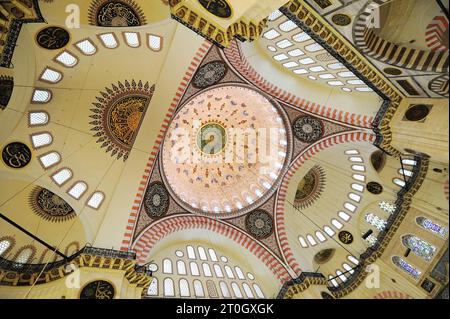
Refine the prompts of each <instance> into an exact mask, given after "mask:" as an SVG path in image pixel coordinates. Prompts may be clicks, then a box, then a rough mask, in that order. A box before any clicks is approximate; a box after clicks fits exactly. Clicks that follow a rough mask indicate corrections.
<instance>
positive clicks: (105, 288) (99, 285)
mask: <svg viewBox="0 0 450 319" xmlns="http://www.w3.org/2000/svg"><path fill="white" fill-rule="evenodd" d="M114 294H115V290H114V287H113V285H111V284H110V283H109V282H107V281H104V280H96V281H93V282H90V283H88V284H87V285H86V286H84V288H83V290H81V293H80V299H113V298H114Z"/></svg>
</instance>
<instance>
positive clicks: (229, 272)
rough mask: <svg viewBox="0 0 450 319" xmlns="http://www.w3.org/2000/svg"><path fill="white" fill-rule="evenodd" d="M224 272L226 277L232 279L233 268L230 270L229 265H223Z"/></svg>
mask: <svg viewBox="0 0 450 319" xmlns="http://www.w3.org/2000/svg"><path fill="white" fill-rule="evenodd" d="M225 272H226V274H227V277H228V278H230V279H234V274H233V270H231V268H230V266H225Z"/></svg>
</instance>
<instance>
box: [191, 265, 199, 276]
mask: <svg viewBox="0 0 450 319" xmlns="http://www.w3.org/2000/svg"><path fill="white" fill-rule="evenodd" d="M189 266H190V268H191V275H192V276H200V271H199V269H198V266H197V264H196V263H195V262H194V261H192V262H191V263H190V264H189Z"/></svg>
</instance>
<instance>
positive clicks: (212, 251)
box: [208, 248, 219, 261]
mask: <svg viewBox="0 0 450 319" xmlns="http://www.w3.org/2000/svg"><path fill="white" fill-rule="evenodd" d="M208 253H209V256H210V257H211V260H212V261H219V260H218V259H217V255H216V252H215V251H214V249H211V248H210V249H208Z"/></svg>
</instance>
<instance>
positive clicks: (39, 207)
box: [29, 187, 76, 222]
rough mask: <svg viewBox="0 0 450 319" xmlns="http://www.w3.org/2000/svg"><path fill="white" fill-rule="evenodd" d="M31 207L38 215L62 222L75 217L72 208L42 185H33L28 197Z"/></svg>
mask: <svg viewBox="0 0 450 319" xmlns="http://www.w3.org/2000/svg"><path fill="white" fill-rule="evenodd" d="M29 204H30V207H31V209H32V210H33V211H34V212H35V213H36V214H37V215H39V216H40V217H42V218H43V219H45V220H48V221H52V222H62V221H66V220H70V219H73V218H75V217H76V213H75V211H74V210H73V208H72V207H71V206H70V205H69V204H68V203H67V202H66V201H65V200H64V199H62V198H61V197H59V196H58V195H56V194H55V193H53V192H51V191H50V190H48V189H46V188H42V187H35V188H34V189H33V190H32V191H31V193H30V197H29Z"/></svg>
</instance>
